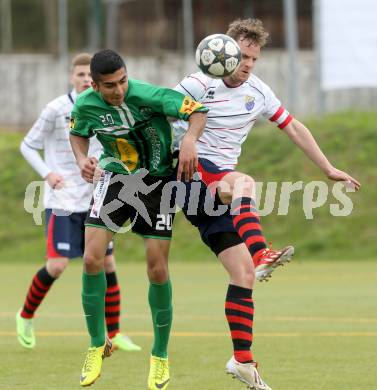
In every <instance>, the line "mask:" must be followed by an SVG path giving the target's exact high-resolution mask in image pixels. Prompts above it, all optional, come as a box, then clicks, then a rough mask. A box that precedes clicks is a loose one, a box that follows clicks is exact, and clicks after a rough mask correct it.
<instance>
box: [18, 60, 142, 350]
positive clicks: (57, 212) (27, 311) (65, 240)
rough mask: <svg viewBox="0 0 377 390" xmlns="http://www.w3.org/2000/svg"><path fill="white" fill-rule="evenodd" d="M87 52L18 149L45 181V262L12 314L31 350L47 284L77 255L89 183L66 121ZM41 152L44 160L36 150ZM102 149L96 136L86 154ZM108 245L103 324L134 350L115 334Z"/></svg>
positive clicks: (118, 344) (124, 346)
mask: <svg viewBox="0 0 377 390" xmlns="http://www.w3.org/2000/svg"><path fill="white" fill-rule="evenodd" d="M90 60H91V56H90V55H89V54H86V53H82V54H79V55H78V56H76V57H75V58H74V59H73V61H72V72H71V79H70V82H71V84H72V85H73V90H72V91H71V92H69V93H68V94H65V95H62V96H59V97H58V98H56V99H54V100H53V101H51V102H50V103H49V104H48V105H47V106H46V107H45V109H44V110H43V111H42V113H41V115H40V117H39V118H38V120H37V121H36V122H35V124H34V125H33V127H32V128H31V129H30V131H29V132H28V134H27V135H26V136H25V138H24V140H23V141H22V143H21V153H22V154H23V156H24V157H25V159H26V160H27V162H28V163H29V164H30V165H31V166H32V167H33V168H34V169H35V171H36V172H37V173H38V174H39V175H40V176H41V177H42V178H43V179H45V188H44V206H45V209H46V236H47V254H46V257H47V262H46V265H45V266H43V267H42V268H41V269H40V270H39V271H38V272H37V273H36V274H35V275H34V277H33V280H32V282H31V285H30V287H29V290H28V293H27V296H26V299H25V302H24V305H23V307H22V309H20V311H19V312H18V313H17V316H16V321H17V338H18V340H19V342H20V344H21V345H22V346H23V347H25V348H34V346H35V335H34V330H33V317H34V314H35V311H36V310H37V309H38V307H39V305H40V304H41V302H42V300H43V299H44V297H45V296H46V294H47V292H48V291H49V289H50V287H51V285H52V284H53V282H54V281H55V280H56V279H57V278H58V277H59V276H60V275H61V274H62V272H63V271H64V270H65V268H66V267H67V265H68V263H69V259H72V258H75V257H82V255H83V249H84V221H85V217H86V214H87V211H88V209H89V205H90V200H91V197H92V192H93V187H92V185H91V184H88V183H87V182H85V181H84V179H82V178H81V175H80V170H79V168H78V166H77V164H76V160H75V158H74V155H73V152H72V149H71V145H70V143H69V122H70V117H71V111H72V108H73V104H74V102H75V100H76V96H77V94H79V93H81V92H83V91H84V90H86V89H87V88H89V87H90V86H91V81H92V78H91V75H90ZM39 150H44V159H42V157H41V155H40V154H39ZM101 150H102V147H101V144H100V143H99V142H98V141H97V139H93V140H92V142H91V144H90V149H89V153H90V154H89V155H90V156H93V157H91V158H92V161H93V162H94V163H95V162H96V161H97V158H98V157H99V155H100V153H101ZM112 252H113V251H112V244H111V246H109V248H108V250H107V252H106V257H105V270H106V279H107V291H106V303H105V314H106V325H107V331H108V336H109V338H110V339H111V340H112V342H113V345H114V347H115V348H119V349H121V350H127V351H138V350H140V347H139V346H137V345H135V344H134V343H133V342H132V341H131V340H130V339H129V338H128V337H127V336H123V335H122V334H121V333H120V332H119V319H120V289H119V285H118V281H117V276H116V272H115V259H114V256H113V253H112Z"/></svg>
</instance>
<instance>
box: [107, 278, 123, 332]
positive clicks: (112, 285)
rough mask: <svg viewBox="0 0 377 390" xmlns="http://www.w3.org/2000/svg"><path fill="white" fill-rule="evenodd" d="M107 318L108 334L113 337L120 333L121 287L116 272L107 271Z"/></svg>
mask: <svg viewBox="0 0 377 390" xmlns="http://www.w3.org/2000/svg"><path fill="white" fill-rule="evenodd" d="M106 281H107V289H106V297H105V319H106V327H107V334H108V336H109V338H113V337H114V336H115V335H116V334H117V333H119V319H120V288H119V285H118V280H117V276H116V273H115V272H109V273H106Z"/></svg>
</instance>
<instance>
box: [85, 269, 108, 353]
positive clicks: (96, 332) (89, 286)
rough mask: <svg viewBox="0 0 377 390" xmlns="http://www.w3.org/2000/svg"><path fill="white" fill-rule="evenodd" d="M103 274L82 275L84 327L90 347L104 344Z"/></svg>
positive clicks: (104, 292)
mask: <svg viewBox="0 0 377 390" xmlns="http://www.w3.org/2000/svg"><path fill="white" fill-rule="evenodd" d="M105 294H106V277H105V272H103V271H102V272H100V273H98V274H95V275H88V274H86V273H85V272H84V273H83V274H82V295H81V296H82V306H83V308H84V313H85V320H86V326H87V328H88V331H89V334H90V337H91V347H100V346H101V345H103V344H105Z"/></svg>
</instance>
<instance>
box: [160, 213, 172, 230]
mask: <svg viewBox="0 0 377 390" xmlns="http://www.w3.org/2000/svg"><path fill="white" fill-rule="evenodd" d="M172 223H173V217H172V216H171V214H168V215H165V214H157V223H156V230H171V226H172Z"/></svg>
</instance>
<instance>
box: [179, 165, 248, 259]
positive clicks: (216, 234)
mask: <svg viewBox="0 0 377 390" xmlns="http://www.w3.org/2000/svg"><path fill="white" fill-rule="evenodd" d="M199 163H200V170H199V171H200V174H201V175H202V180H201V181H198V180H193V181H190V182H183V183H184V184H185V186H186V196H185V198H184V201H183V204H182V202H180V201H178V206H179V207H180V208H181V209H182V211H183V212H184V214H185V216H186V219H187V220H188V221H190V222H191V224H192V225H194V226H195V227H197V229H198V230H199V232H200V236H201V238H202V241H203V242H204V243H205V244H206V245H207V246H209V248H210V249H211V250H212V251H213V252H214V253H215V254H216V256H217V255H218V254H219V253H220V252H222V251H223V250H225V249H228V248H231V247H233V246H236V245H239V244H242V243H243V241H242V239H241V238H240V237H239V235H238V233H237V232H236V230H235V228H234V226H233V219H232V216H231V215H230V206H226V205H224V204H222V202H221V200H220V198H219V197H218V195H217V192H216V193H215V194H214V191H213V190H214V187H210V184H211V182H209V181H208V180H207V179H208V177H209V178H210V179H213V178H215V179H216V180H221V178H222V177H223V176H224V175H225V174H226V173H229V172H231V170H221V169H220V168H218V167H217V166H216V165H214V164H213V163H211V162H210V161H208V160H205V159H199ZM207 171H208V172H207ZM210 198H211V199H212V200H211V204H210V205H208V200H209V199H210ZM193 205H195V206H194V207H193ZM208 206H210V207H209V208H211V209H212V210H213V211H215V212H214V213H212V215H211V213H209V211H208ZM220 208H221V210H223V211H224V212H221V213H218V214H219V215H214V214H215V213H216V210H220ZM212 210H211V211H212Z"/></svg>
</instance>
